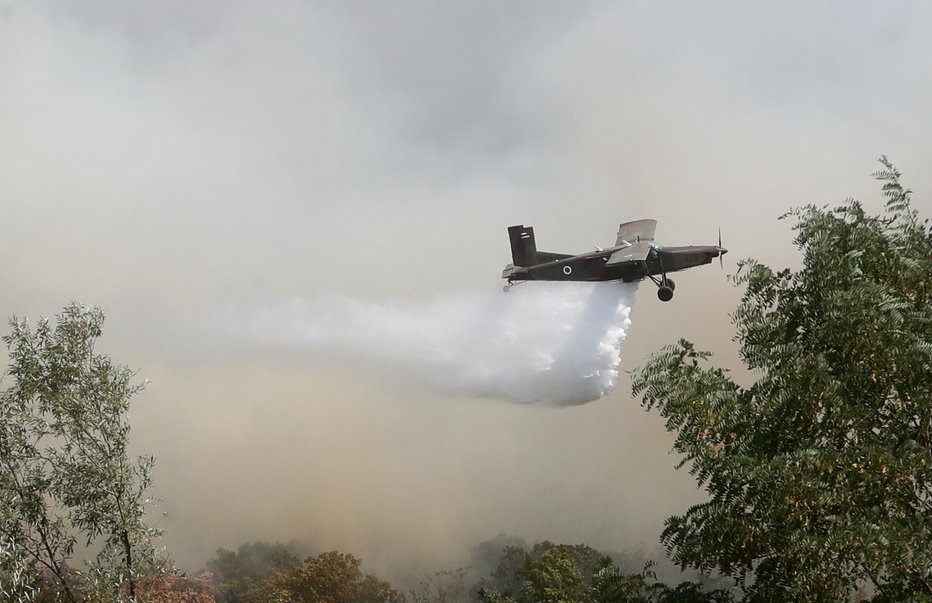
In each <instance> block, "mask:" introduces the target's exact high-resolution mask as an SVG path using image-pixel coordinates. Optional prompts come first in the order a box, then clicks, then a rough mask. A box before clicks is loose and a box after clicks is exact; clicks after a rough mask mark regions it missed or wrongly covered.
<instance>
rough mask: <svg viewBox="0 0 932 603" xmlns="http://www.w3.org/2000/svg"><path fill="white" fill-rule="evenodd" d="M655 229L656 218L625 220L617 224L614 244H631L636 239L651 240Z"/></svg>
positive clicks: (635, 241)
mask: <svg viewBox="0 0 932 603" xmlns="http://www.w3.org/2000/svg"><path fill="white" fill-rule="evenodd" d="M655 230H657V220H634V221H633V222H625V223H624V224H621V225H619V226H618V238H617V239H616V240H615V245H624V243H631V245H632V246H633V245H635V244H636V243H637V242H638V241H653V240H654V231H655ZM613 257H614V256H613ZM645 257H646V256H645Z"/></svg>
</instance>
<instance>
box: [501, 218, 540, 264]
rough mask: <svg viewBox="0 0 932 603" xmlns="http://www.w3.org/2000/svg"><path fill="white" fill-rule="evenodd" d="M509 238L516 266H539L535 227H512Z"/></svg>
mask: <svg viewBox="0 0 932 603" xmlns="http://www.w3.org/2000/svg"><path fill="white" fill-rule="evenodd" d="M508 238H509V239H510V240H511V258H512V260H514V263H515V266H524V267H527V266H533V265H535V264H537V243H536V242H535V241H534V227H533V226H522V225H518V226H510V227H509V228H508Z"/></svg>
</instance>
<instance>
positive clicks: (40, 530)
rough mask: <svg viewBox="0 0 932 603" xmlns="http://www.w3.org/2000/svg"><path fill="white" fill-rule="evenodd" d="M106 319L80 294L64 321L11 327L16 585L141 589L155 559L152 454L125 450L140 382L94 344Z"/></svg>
mask: <svg viewBox="0 0 932 603" xmlns="http://www.w3.org/2000/svg"><path fill="white" fill-rule="evenodd" d="M103 320H104V316H103V313H102V312H101V311H100V310H99V309H96V308H86V307H82V306H79V305H77V304H72V305H70V306H68V307H66V308H65V309H64V311H63V312H62V313H61V314H60V315H59V316H58V317H57V322H56V324H55V325H53V324H52V323H51V322H50V321H48V320H41V321H39V323H38V325H37V326H36V327H35V329H33V328H31V327H30V325H29V323H28V322H26V321H25V320H16V319H14V320H12V321H11V322H10V327H11V333H10V334H9V335H7V336H5V337H4V338H3V341H4V343H6V346H7V348H8V350H9V367H8V369H7V371H6V377H7V379H6V382H7V383H9V386H8V387H7V388H6V389H5V390H4V391H3V392H2V394H0V570H2V569H6V570H7V571H6V572H5V573H4V576H6V577H7V578H8V579H7V580H6V581H8V582H10V584H11V586H10V588H11V589H12V590H11V592H14V591H15V592H16V594H17V595H19V594H22V593H30V592H31V593H39V592H40V590H44V591H45V592H46V593H48V592H50V591H53V592H56V593H57V594H58V595H59V596H61V597H62V598H64V599H65V600H67V601H72V602H74V601H78V600H79V599H80V598H81V597H82V596H84V595H88V596H90V594H92V593H93V595H94V596H95V597H98V598H101V597H106V598H109V599H111V600H113V599H117V598H119V597H122V596H124V595H125V596H128V597H130V598H133V597H135V595H136V584H137V581H138V577H139V576H140V575H141V572H142V571H143V570H151V568H152V567H153V565H152V564H153V562H154V560H155V549H154V548H153V546H152V544H151V541H152V538H153V537H155V536H156V535H157V532H156V531H155V530H153V529H151V528H150V527H148V526H147V525H146V523H145V517H144V515H145V511H146V506H147V504H148V502H149V500H148V498H147V496H146V491H147V489H148V487H149V484H150V472H151V468H152V463H153V459H152V457H146V456H143V457H138V458H131V457H130V456H129V454H128V452H127V445H128V438H129V430H130V428H129V423H128V421H127V416H126V415H127V412H128V410H129V405H130V399H131V398H132V397H133V395H134V394H136V393H137V392H138V391H139V390H140V389H141V387H142V386H141V385H137V384H135V383H134V382H133V371H131V370H130V369H128V368H126V367H124V366H121V365H118V364H115V363H113V362H112V361H111V360H110V358H109V357H108V356H106V355H103V354H98V353H96V352H95V349H94V344H95V341H96V339H97V338H98V337H99V336H100V334H101V329H102V325H103ZM76 546H81V547H85V548H86V549H87V550H88V551H89V552H90V553H91V555H95V556H94V557H93V558H92V559H91V560H90V561H89V562H88V563H87V564H86V566H84V567H82V566H74V565H73V564H72V563H71V559H72V557H73V555H74V552H75V547H76ZM0 582H2V581H0ZM0 586H4V588H5V585H3V584H0ZM82 593H83V594H82Z"/></svg>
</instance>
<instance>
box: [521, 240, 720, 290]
mask: <svg viewBox="0 0 932 603" xmlns="http://www.w3.org/2000/svg"><path fill="white" fill-rule="evenodd" d="M615 249H617V248H614V247H613V248H610V249H605V250H600V251H591V252H589V253H583V254H580V255H567V254H556V253H552V254H545V253H543V252H539V255H540V256H544V257H542V258H541V259H546V260H549V261H545V262H543V263H540V264H536V265H534V266H514V265H512V264H509V265H508V266H507V267H506V268H505V270H504V271H503V272H502V278H506V279H508V282H509V283H513V282H516V281H534V280H546V281H617V280H620V281H624V282H633V281H639V280H641V279H644V278H648V277H650V276H659V275H662V274H664V273H669V272H677V271H679V270H686V269H687V268H693V267H695V266H702V265H704V264H709V263H711V262H712V260H713V259H714V258H717V257H718V256H719V255H720V253H721V251H720V250H721V248H719V247H716V246H714V245H684V246H678V247H661V246H659V245H658V246H654V248H653V249H652V250H651V253H650V254H648V256H647V258H645V259H644V260H643V261H637V262H623V263H618V264H608V259H609V257H610V256H611V255H612V252H613V251H614V250H615ZM547 256H550V257H547Z"/></svg>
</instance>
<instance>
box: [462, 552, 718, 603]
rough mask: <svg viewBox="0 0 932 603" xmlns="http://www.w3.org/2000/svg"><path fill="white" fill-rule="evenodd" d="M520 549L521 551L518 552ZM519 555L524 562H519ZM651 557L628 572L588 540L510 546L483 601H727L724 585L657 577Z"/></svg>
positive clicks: (484, 583) (485, 585)
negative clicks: (673, 582) (707, 586)
mask: <svg viewBox="0 0 932 603" xmlns="http://www.w3.org/2000/svg"><path fill="white" fill-rule="evenodd" d="M519 554H520V557H519ZM519 558H520V562H519ZM650 565H651V564H650V563H648V564H647V565H646V566H645V568H644V569H643V570H641V571H640V572H637V573H626V572H624V571H622V570H621V569H620V568H619V567H618V566H617V565H615V563H614V562H613V561H612V559H611V557H609V556H607V555H604V554H602V553H600V552H599V551H597V550H595V549H593V548H591V547H589V546H586V545H583V544H579V545H566V544H553V543H551V542H547V541H544V542H540V543H537V544H536V545H534V547H533V548H532V549H531V550H530V551H525V550H523V549H522V548H520V547H514V546H508V547H505V548H504V550H503V551H502V555H501V560H500V563H499V566H498V567H497V568H496V569H495V571H494V572H493V573H492V576H491V577H490V578H488V579H485V580H481V581H480V582H479V585H478V586H479V588H478V590H477V593H476V595H477V598H478V600H479V601H480V602H482V603H590V602H598V603H725V602H727V601H733V600H734V598H733V596H732V594H731V593H730V592H728V591H725V590H715V591H712V592H705V590H704V589H703V587H702V585H700V584H696V583H692V582H684V583H682V584H680V585H679V586H677V587H676V588H672V589H671V588H669V587H667V586H666V585H665V584H663V583H662V582H659V581H658V580H657V575H656V574H655V573H654V572H653V570H652V569H651V568H650Z"/></svg>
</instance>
